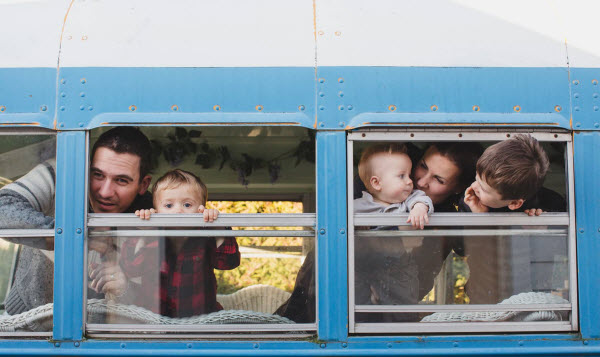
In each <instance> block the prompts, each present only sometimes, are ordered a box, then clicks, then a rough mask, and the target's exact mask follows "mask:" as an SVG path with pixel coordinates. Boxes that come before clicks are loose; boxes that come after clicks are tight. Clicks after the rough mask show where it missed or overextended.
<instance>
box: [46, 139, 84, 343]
mask: <svg viewBox="0 0 600 357" xmlns="http://www.w3.org/2000/svg"><path fill="white" fill-rule="evenodd" d="M56 146H57V152H56V192H59V193H60V194H57V195H56V219H55V227H54V232H55V239H54V259H55V263H54V330H53V338H54V339H55V340H81V339H82V336H83V292H84V284H83V280H84V279H83V272H84V269H83V262H84V257H85V255H84V236H85V220H86V201H85V195H86V192H85V187H86V182H85V168H86V163H87V158H86V133H85V132H84V131H79V132H59V133H58V135H57V140H56Z"/></svg>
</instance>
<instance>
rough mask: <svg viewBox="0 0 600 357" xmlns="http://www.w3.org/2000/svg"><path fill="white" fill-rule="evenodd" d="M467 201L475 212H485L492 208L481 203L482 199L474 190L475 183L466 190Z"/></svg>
mask: <svg viewBox="0 0 600 357" xmlns="http://www.w3.org/2000/svg"><path fill="white" fill-rule="evenodd" d="M465 203H466V204H467V206H469V208H470V209H471V212H473V213H485V212H487V211H489V210H490V209H489V208H488V206H486V205H484V204H482V203H481V200H479V197H477V195H476V194H475V190H473V185H471V186H469V187H468V188H467V190H466V191H465Z"/></svg>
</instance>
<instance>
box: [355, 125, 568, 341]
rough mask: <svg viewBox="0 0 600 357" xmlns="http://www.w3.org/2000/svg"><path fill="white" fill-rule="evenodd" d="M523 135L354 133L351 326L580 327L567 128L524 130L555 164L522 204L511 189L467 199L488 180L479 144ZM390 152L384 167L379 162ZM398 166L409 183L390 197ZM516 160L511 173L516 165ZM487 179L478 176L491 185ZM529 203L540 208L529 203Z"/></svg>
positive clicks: (404, 329)
mask: <svg viewBox="0 0 600 357" xmlns="http://www.w3.org/2000/svg"><path fill="white" fill-rule="evenodd" d="M518 134H519V132H506V131H485V132H483V131H468V130H464V131H456V132H447V131H446V132H434V131H431V132H430V131H423V130H419V131H410V129H409V130H407V131H404V132H390V131H385V132H384V131H377V130H372V131H363V132H353V133H351V134H349V141H348V147H349V149H348V153H349V155H350V158H349V161H348V162H354V164H355V165H354V167H349V171H348V180H349V182H354V184H353V185H351V186H354V187H350V188H349V195H352V196H354V200H352V201H351V204H350V207H351V209H352V210H349V212H353V214H349V221H350V222H351V223H350V224H349V227H350V228H351V229H352V230H353V234H352V235H351V236H350V237H352V238H351V240H350V242H349V272H350V278H349V279H350V297H349V298H350V309H351V315H350V316H351V321H352V324H351V331H352V332H354V333H377V332H398V333H414V332H423V333H426V332H445V333H447V332H449V331H450V330H449V327H450V328H451V330H452V331H456V332H499V331H502V332H511V331H512V332H523V331H570V330H573V329H575V328H576V326H577V325H576V309H577V305H576V302H577V299H576V285H575V284H576V281H575V279H574V271H575V263H576V262H575V254H574V244H575V243H574V239H575V237H574V232H573V217H574V214H573V209H572V208H569V207H571V206H570V204H572V202H570V201H569V197H572V187H573V180H572V176H570V174H569V172H571V167H572V166H571V165H572V162H571V160H572V155H571V153H570V145H569V143H570V140H571V138H570V136H569V135H568V134H562V133H551V132H531V133H522V134H524V135H525V136H524V137H525V138H526V137H527V135H531V136H532V137H534V138H536V139H537V140H538V141H539V142H540V144H541V147H542V148H543V151H545V153H546V154H547V156H548V158H549V170H548V173H547V174H546V176H545V180H544V182H543V186H542V187H541V188H540V189H539V190H538V191H537V192H534V193H532V194H530V195H529V196H528V197H527V198H526V199H525V201H524V202H521V203H522V205H520V206H519V207H516V206H517V205H516V204H514V205H513V203H512V201H510V200H508V197H499V198H498V199H502V200H500V201H486V202H493V203H494V204H496V202H501V204H499V205H497V206H493V207H496V208H490V209H489V210H488V212H487V213H472V212H471V210H470V208H469V206H468V205H467V204H465V200H464V197H465V194H467V193H469V192H470V189H469V187H471V186H472V184H473V182H474V181H476V182H480V181H481V178H480V177H479V176H478V173H476V170H475V163H476V162H477V161H478V158H479V157H480V155H481V154H482V152H484V150H485V149H486V148H488V147H490V146H491V145H493V144H494V143H498V142H500V141H503V140H511V138H514V137H515V136H516V135H518ZM513 140H516V139H513ZM359 160H360V161H359ZM403 160H404V161H403ZM522 160H525V158H524V157H523V159H522ZM359 162H360V163H359ZM481 162H483V159H482V160H481V161H480V163H481ZM382 163H383V164H384V167H385V170H384V169H383V168H381V167H378V166H377V165H381V164H382ZM482 165H483V164H482ZM397 167H400V168H402V167H404V169H405V170H406V175H410V178H408V177H406V178H404V179H403V180H404V181H402V182H404V184H405V185H406V186H404V188H406V190H407V192H405V194H404V195H401V196H402V200H400V201H398V199H396V201H393V202H391V201H390V197H391V198H392V200H393V199H395V198H398V197H400V196H398V195H396V196H393V195H392V196H386V195H388V194H390V192H389V188H388V191H385V190H386V186H385V185H386V182H385V179H386V178H385V177H386V176H385V175H386V174H387V173H386V171H392V170H400V169H396V168H397ZM482 167H483V166H482ZM388 168H393V169H391V170H388ZM511 170H512V171H510V173H509V176H514V175H517V173H515V172H516V169H511ZM394 172H395V171H394ZM401 174H403V173H402V172H401ZM379 176H382V178H381V182H380V181H379V180H380V178H379ZM373 177H376V178H375V179H374V178H373ZM476 177H477V178H476ZM369 180H370V181H369ZM388 180H389V178H388ZM364 181H368V182H364ZM405 181H406V182H405ZM388 183H389V181H388ZM485 184H486V181H483V184H481V185H480V186H476V185H473V186H472V187H476V189H478V190H489V189H490V187H492V186H490V185H488V186H484V185H485ZM388 187H389V186H388ZM492 189H493V187H492ZM486 192H487V191H486ZM391 194H396V193H394V192H392V193H391ZM479 195H483V194H482V193H481V192H479ZM504 199H507V200H504ZM403 200H404V201H403ZM482 201H483V199H482ZM398 202H402V203H398ZM418 205H423V207H427V208H430V207H432V208H433V213H431V212H429V215H428V219H429V221H428V223H425V224H424V229H423V230H421V229H418V228H419V227H416V228H417V229H415V227H413V226H412V225H411V223H407V220H408V218H409V217H410V216H409V211H410V210H411V209H414V208H415V207H418ZM504 206H506V207H504ZM532 209H541V210H543V213H541V215H539V216H533V217H532V216H529V215H528V214H527V213H525V212H530V211H531V210H532ZM526 210H529V211H526ZM423 212H426V210H425V211H423ZM417 213H418V211H417ZM533 213H534V212H532V214H533ZM538 213H539V212H538Z"/></svg>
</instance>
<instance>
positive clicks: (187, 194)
mask: <svg viewBox="0 0 600 357" xmlns="http://www.w3.org/2000/svg"><path fill="white" fill-rule="evenodd" d="M202 204H203V202H202V192H198V189H197V188H196V187H193V186H192V185H185V184H182V185H180V186H179V187H176V188H169V189H162V190H160V191H158V192H157V193H156V197H155V199H154V206H155V209H156V212H157V213H198V208H199V207H200V206H201V205H202Z"/></svg>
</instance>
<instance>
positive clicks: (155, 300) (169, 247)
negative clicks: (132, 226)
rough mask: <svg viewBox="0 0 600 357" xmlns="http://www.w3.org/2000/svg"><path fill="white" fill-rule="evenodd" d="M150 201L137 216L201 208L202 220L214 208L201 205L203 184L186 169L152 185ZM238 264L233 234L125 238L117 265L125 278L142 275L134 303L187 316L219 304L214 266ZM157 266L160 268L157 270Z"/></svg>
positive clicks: (214, 212)
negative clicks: (150, 204)
mask: <svg viewBox="0 0 600 357" xmlns="http://www.w3.org/2000/svg"><path fill="white" fill-rule="evenodd" d="M152 194H153V203H154V207H155V208H152V209H148V210H139V211H136V212H135V214H136V215H137V216H139V217H140V218H141V219H150V216H151V214H152V213H202V214H203V215H204V221H206V222H212V221H214V220H215V219H217V217H218V215H219V212H218V211H217V210H214V209H206V208H205V207H204V205H205V204H206V200H207V189H206V186H205V185H204V183H203V182H202V181H201V180H200V179H199V178H198V177H197V176H196V175H194V174H192V173H191V172H187V171H184V170H172V171H169V172H167V173H166V174H165V175H164V176H162V177H161V178H159V179H158V181H156V183H155V184H154V186H153V188H152ZM239 264H240V253H239V250H238V245H237V242H236V240H235V238H233V237H232V238H217V239H215V238H212V237H210V238H204V237H196V238H188V237H181V238H180V237H172V238H166V239H155V240H143V241H140V240H138V239H129V240H128V241H126V242H125V244H124V245H123V249H122V255H121V266H122V268H123V271H124V273H125V274H126V275H127V277H128V278H129V279H131V278H136V277H141V285H140V287H139V289H140V294H138V299H137V300H135V303H136V304H137V305H138V306H143V307H146V308H148V309H150V310H152V311H154V312H157V313H160V314H162V315H165V316H170V317H186V316H194V315H199V314H205V313H209V312H213V311H218V310H222V309H223V308H222V306H221V305H220V304H219V303H218V302H217V299H216V296H217V281H216V278H215V274H214V269H221V270H228V269H233V268H236V267H237V266H238V265H239ZM158 270H160V271H158Z"/></svg>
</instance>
